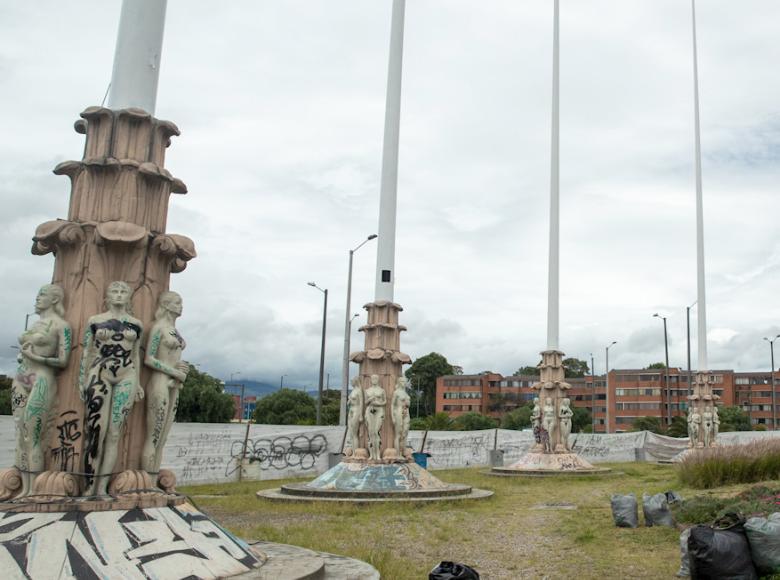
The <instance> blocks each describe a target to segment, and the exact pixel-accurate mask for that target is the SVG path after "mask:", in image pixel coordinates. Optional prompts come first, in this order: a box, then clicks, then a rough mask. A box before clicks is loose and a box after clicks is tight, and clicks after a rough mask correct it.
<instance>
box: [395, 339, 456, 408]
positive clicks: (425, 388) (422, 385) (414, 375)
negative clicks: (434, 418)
mask: <svg viewBox="0 0 780 580" xmlns="http://www.w3.org/2000/svg"><path fill="white" fill-rule="evenodd" d="M405 374H406V378H407V379H409V382H410V384H411V386H412V388H416V389H420V390H421V391H422V393H421V397H420V405H421V411H420V412H421V413H424V414H426V415H430V414H431V411H432V410H433V408H434V402H435V400H436V379H438V378H439V377H443V376H445V375H453V374H455V369H454V368H453V367H452V365H451V364H450V363H449V362H447V359H446V358H445V357H444V356H442V355H440V354H439V353H437V352H432V353H430V354H426V355H425V356H421V357H420V358H418V359H417V360H415V361H414V362H413V363H412V366H410V367H409V368H408V369H406V373H405Z"/></svg>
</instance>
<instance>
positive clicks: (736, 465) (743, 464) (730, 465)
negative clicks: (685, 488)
mask: <svg viewBox="0 0 780 580" xmlns="http://www.w3.org/2000/svg"><path fill="white" fill-rule="evenodd" d="M677 475H678V477H679V479H680V482H682V483H683V484H686V485H689V486H691V487H694V488H699V489H702V488H703V489H709V488H712V487H717V486H719V485H725V484H730V483H753V482H756V481H764V480H768V479H777V478H778V477H780V441H777V440H774V441H753V442H752V443H747V444H746V445H732V446H729V447H714V448H711V449H701V450H696V451H693V452H690V453H689V454H688V455H687V456H686V457H685V458H684V459H683V460H682V462H681V463H680V465H679V468H678V472H677Z"/></svg>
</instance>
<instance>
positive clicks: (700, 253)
mask: <svg viewBox="0 0 780 580" xmlns="http://www.w3.org/2000/svg"><path fill="white" fill-rule="evenodd" d="M691 14H692V17H693V108H694V132H695V141H696V285H697V291H698V300H697V304H698V309H699V315H698V331H699V337H698V343H699V360H698V367H699V371H706V370H708V368H707V367H708V363H707V300H706V295H705V294H706V292H705V284H704V282H705V280H704V204H703V201H702V185H701V128H700V126H699V64H698V53H697V49H696V0H691Z"/></svg>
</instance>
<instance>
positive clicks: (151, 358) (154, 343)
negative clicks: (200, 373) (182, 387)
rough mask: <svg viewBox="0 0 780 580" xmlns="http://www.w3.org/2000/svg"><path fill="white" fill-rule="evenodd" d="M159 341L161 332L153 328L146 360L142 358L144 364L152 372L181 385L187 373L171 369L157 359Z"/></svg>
mask: <svg viewBox="0 0 780 580" xmlns="http://www.w3.org/2000/svg"><path fill="white" fill-rule="evenodd" d="M161 340H162V332H161V331H160V329H159V328H153V329H152V334H151V336H150V337H149V344H148V345H147V347H146V358H144V364H145V365H146V366H148V367H149V368H150V369H152V370H155V371H159V372H161V373H165V374H166V375H168V376H170V377H172V378H174V379H176V380H177V381H179V382H180V383H183V382H184V381H185V380H186V379H187V373H185V372H184V371H183V370H179V369H178V368H172V367H171V366H170V365H167V364H165V363H164V362H163V361H161V360H160V359H158V358H157V353H158V352H159V351H160V341H161ZM184 364H186V363H184Z"/></svg>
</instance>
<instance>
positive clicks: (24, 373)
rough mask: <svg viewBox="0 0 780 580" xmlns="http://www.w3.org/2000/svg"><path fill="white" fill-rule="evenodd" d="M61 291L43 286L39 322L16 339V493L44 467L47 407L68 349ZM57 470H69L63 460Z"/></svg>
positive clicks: (37, 302) (29, 486)
mask: <svg viewBox="0 0 780 580" xmlns="http://www.w3.org/2000/svg"><path fill="white" fill-rule="evenodd" d="M64 298H65V293H64V292H63V290H62V288H61V287H59V286H57V285H56V284H47V285H46V286H43V287H42V288H41V289H40V291H39V292H38V296H37V297H36V298H35V312H36V314H38V315H39V316H40V318H39V319H38V320H37V321H36V322H35V323H34V324H33V325H32V328H30V329H29V330H25V331H24V333H23V334H22V335H21V336H20V337H19V345H20V349H19V356H18V357H17V361H18V362H19V367H18V369H17V372H16V377H15V378H14V380H13V383H12V385H11V406H12V408H13V415H14V424H15V426H16V467H17V469H19V471H21V473H22V491H21V495H28V494H29V493H30V492H31V491H32V482H33V480H34V479H35V476H36V475H38V474H39V473H40V472H42V471H43V469H44V452H45V449H44V446H45V445H46V436H47V424H48V419H49V416H50V413H51V411H52V404H53V403H54V400H55V399H56V397H57V380H56V375H57V371H59V370H60V369H63V368H65V367H66V366H67V364H68V358H70V351H71V347H72V340H73V337H72V334H71V329H70V325H69V324H68V323H67V322H66V321H65V319H64V318H63V316H64V315H65V306H64V305H63V300H64ZM60 467H62V468H64V469H71V470H72V469H73V467H74V466H73V465H69V464H68V458H65V463H64V464H62V465H61V466H60Z"/></svg>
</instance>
